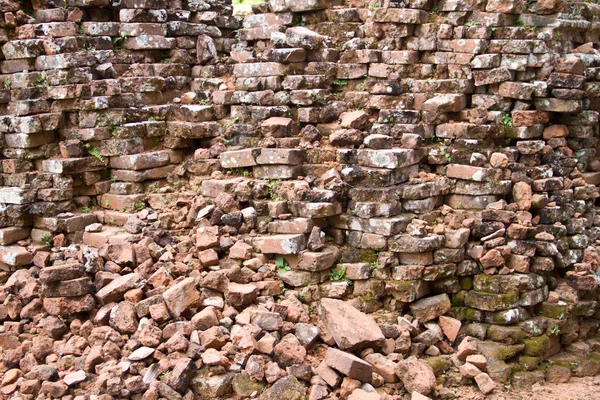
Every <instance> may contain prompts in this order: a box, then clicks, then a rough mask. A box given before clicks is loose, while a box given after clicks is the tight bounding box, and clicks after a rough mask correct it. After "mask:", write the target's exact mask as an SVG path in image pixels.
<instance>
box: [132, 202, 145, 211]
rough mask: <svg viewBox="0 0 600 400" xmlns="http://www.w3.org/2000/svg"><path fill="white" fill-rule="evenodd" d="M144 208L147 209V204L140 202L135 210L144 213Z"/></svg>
mask: <svg viewBox="0 0 600 400" xmlns="http://www.w3.org/2000/svg"><path fill="white" fill-rule="evenodd" d="M144 208H146V203H144V202H143V201H141V200H140V201H138V202H137V203H135V209H136V210H138V211H142V210H143V209H144Z"/></svg>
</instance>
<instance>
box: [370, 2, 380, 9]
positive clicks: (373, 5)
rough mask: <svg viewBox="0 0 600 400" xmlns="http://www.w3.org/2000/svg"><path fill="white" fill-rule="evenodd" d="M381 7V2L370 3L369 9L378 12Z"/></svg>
mask: <svg viewBox="0 0 600 400" xmlns="http://www.w3.org/2000/svg"><path fill="white" fill-rule="evenodd" d="M379 7H381V4H379V1H376V0H375V1H372V2H370V3H369V8H370V9H371V10H377V9H378V8H379Z"/></svg>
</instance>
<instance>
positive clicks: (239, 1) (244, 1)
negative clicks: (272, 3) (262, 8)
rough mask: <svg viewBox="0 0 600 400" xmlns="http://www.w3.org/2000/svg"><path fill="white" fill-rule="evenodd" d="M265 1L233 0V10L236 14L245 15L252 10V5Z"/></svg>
mask: <svg viewBox="0 0 600 400" xmlns="http://www.w3.org/2000/svg"><path fill="white" fill-rule="evenodd" d="M259 3H264V0H233V10H234V14H235V15H245V14H250V13H251V12H252V5H253V4H259Z"/></svg>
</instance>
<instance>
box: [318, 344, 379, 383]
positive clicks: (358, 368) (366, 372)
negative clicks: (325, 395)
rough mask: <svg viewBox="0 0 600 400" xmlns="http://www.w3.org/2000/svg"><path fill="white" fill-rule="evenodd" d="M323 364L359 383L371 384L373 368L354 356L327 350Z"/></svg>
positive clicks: (336, 350) (335, 350)
mask: <svg viewBox="0 0 600 400" xmlns="http://www.w3.org/2000/svg"><path fill="white" fill-rule="evenodd" d="M325 362H326V363H327V365H329V366H330V367H331V368H333V369H335V370H337V371H339V372H341V373H342V374H344V375H346V376H347V377H349V378H352V379H358V380H359V381H361V382H367V383H371V380H372V379H373V367H371V364H369V363H368V362H366V361H363V360H361V359H360V358H358V357H356V356H355V355H354V354H350V353H346V352H344V351H341V350H338V349H334V348H332V347H330V348H328V349H327V352H326V353H325Z"/></svg>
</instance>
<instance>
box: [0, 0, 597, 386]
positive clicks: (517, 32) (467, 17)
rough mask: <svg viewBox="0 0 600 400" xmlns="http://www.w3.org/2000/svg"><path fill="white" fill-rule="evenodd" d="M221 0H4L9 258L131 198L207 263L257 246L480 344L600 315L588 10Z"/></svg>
mask: <svg viewBox="0 0 600 400" xmlns="http://www.w3.org/2000/svg"><path fill="white" fill-rule="evenodd" d="M229 3H230V1H227V0H190V1H181V0H176V1H166V0H122V1H120V2H112V3H111V2H110V1H108V0H92V1H88V0H68V1H66V2H65V1H55V0H47V1H40V0H34V1H32V2H31V3H29V2H18V1H12V0H0V8H1V10H2V12H3V18H4V19H3V21H2V22H0V42H1V44H2V52H1V53H2V57H3V58H2V60H0V72H1V73H2V76H1V79H0V103H1V104H0V115H2V116H1V117H0V132H2V138H3V143H2V179H3V180H2V188H1V189H0V202H1V203H2V205H3V207H2V209H1V210H0V212H1V223H2V226H3V228H2V229H0V243H1V244H2V245H3V246H4V247H2V248H1V249H0V255H1V257H2V258H1V259H2V262H3V263H4V264H3V267H4V268H5V269H6V270H13V269H14V268H18V267H23V266H27V265H29V264H30V263H31V262H32V259H33V256H34V255H35V253H36V251H39V250H44V248H45V247H46V248H47V247H48V245H49V241H50V240H51V239H52V238H53V237H55V236H57V235H61V240H63V239H64V240H65V242H61V241H59V242H58V243H59V244H64V243H80V242H83V243H85V244H87V245H93V246H95V247H101V246H103V245H105V244H107V243H109V242H110V240H111V239H110V236H111V235H113V234H119V232H121V230H119V229H118V228H114V230H108V231H105V232H108V233H110V235H107V234H105V235H97V234H96V235H95V234H94V232H91V231H90V232H84V227H85V226H86V225H89V224H91V223H93V222H96V221H99V222H102V223H104V224H106V225H114V226H124V225H126V223H127V221H128V220H129V218H130V217H129V215H130V213H132V212H135V211H141V210H143V209H145V208H146V206H149V208H152V209H153V210H154V212H145V214H144V215H143V218H137V220H138V221H141V222H140V223H139V224H137V225H135V224H130V225H135V226H133V227H131V226H130V227H129V228H130V229H132V230H133V231H137V232H139V231H141V229H142V226H146V227H147V229H151V230H164V231H169V232H171V233H173V235H174V236H175V235H177V234H187V233H188V232H189V231H190V229H192V228H195V227H196V225H197V224H198V223H199V224H200V225H202V227H201V228H198V231H197V232H196V240H195V241H192V242H187V244H186V246H187V247H186V246H184V247H185V248H187V249H188V250H194V251H190V252H191V253H193V254H196V252H198V256H197V258H198V259H199V263H200V264H201V265H202V266H203V267H208V266H212V265H214V264H215V263H217V264H218V263H219V260H221V262H222V260H224V259H229V261H231V262H237V263H242V265H244V266H247V267H254V266H252V265H250V264H248V265H246V264H245V263H243V262H244V260H245V261H248V259H256V257H253V255H254V256H256V255H257V254H259V255H262V256H260V257H261V258H259V260H262V262H264V263H267V262H268V261H273V262H274V261H276V262H277V264H278V266H279V267H280V268H279V273H278V275H277V278H278V279H280V280H281V281H282V282H283V284H285V285H286V286H287V287H289V288H294V289H296V290H298V293H299V298H301V300H302V301H304V302H307V303H310V302H312V301H316V300H318V299H320V298H321V297H332V298H344V299H348V300H349V301H351V302H352V304H354V305H356V306H357V307H358V308H359V309H362V310H363V311H366V312H376V311H377V310H380V309H382V308H385V309H387V310H390V311H396V312H400V311H408V310H410V311H411V312H412V313H413V314H415V315H419V312H420V310H421V309H422V308H425V309H427V310H430V309H431V307H432V306H433V307H434V308H435V309H436V312H435V313H433V314H424V315H422V316H423V318H422V319H424V320H427V318H429V317H431V319H433V318H437V317H438V316H440V315H442V314H446V313H451V314H452V315H453V316H454V317H456V318H457V319H459V320H460V321H462V322H463V324H464V329H466V332H467V333H468V334H470V335H472V336H476V337H478V338H480V339H481V340H485V343H487V347H485V346H484V348H485V349H486V350H485V351H486V352H487V353H486V354H485V355H487V356H489V357H490V358H494V359H499V360H508V359H510V360H512V361H514V360H519V361H521V363H523V362H526V364H527V365H529V366H532V367H535V366H538V365H539V364H540V363H541V362H542V359H543V357H542V356H548V355H552V354H555V353H556V352H557V351H558V350H559V349H560V348H561V345H564V346H569V345H570V344H571V343H572V342H574V341H575V340H582V339H585V338H586V335H587V333H589V332H592V331H593V330H594V329H596V328H597V326H598V324H597V320H596V319H595V318H594V317H595V316H597V311H596V305H597V302H596V301H597V286H598V283H597V280H598V278H597V273H596V271H597V268H598V263H599V258H598V253H597V249H596V246H595V243H596V239H597V238H598V234H599V228H598V227H599V226H600V220H599V219H598V218H597V216H596V208H595V199H596V198H597V197H598V190H597V185H598V184H599V183H600V161H599V160H598V158H597V156H596V148H597V136H598V120H599V114H598V109H599V107H600V104H598V101H597V99H598V94H599V93H600V90H599V83H598V82H597V81H598V71H599V68H600V52H599V51H598V50H596V49H595V48H594V44H595V43H596V42H597V41H598V27H597V20H598V16H599V15H600V7H599V6H598V5H596V4H594V3H591V2H585V3H583V2H569V1H560V0H538V1H520V0H502V1H497V0H487V1H486V0H439V1H434V0H404V1H378V0H376V1H357V0H352V1H345V2H344V1H341V0H336V1H325V0H294V1H286V0H271V1H268V2H267V3H264V4H260V5H257V6H255V7H254V14H252V15H249V16H246V17H244V18H242V17H235V16H233V15H232V11H233V9H232V6H231V4H229ZM149 214H150V215H151V217H149ZM111 229H112V228H111ZM29 237H30V238H31V245H30V247H29V248H26V247H24V246H23V245H19V244H16V243H17V242H19V241H21V240H24V239H27V238H29ZM230 238H235V239H236V240H238V239H239V240H240V241H239V242H237V243H240V244H239V245H238V244H237V243H236V246H237V247H236V246H234V241H232V240H231V239H230ZM22 244H23V243H22ZM25 244H27V243H25ZM419 299H422V300H419ZM422 322H423V321H422ZM583 326H586V327H587V328H586V329H583ZM590 327H593V328H594V329H590ZM559 333H560V334H559ZM426 343H427V342H426V341H424V342H422V343H421V344H420V345H419V346H417V347H419V349H418V352H421V353H423V352H425V351H426V350H427V349H428V346H427V344H426ZM519 357H520V358H519ZM494 368H495V369H494V370H492V373H491V375H493V377H494V378H501V379H507V376H505V375H507V374H508V373H510V368H509V367H508V366H507V364H505V363H504V362H503V361H499V362H498V363H496V364H495V365H494ZM518 377H519V379H522V380H523V381H524V382H529V381H531V380H536V379H538V378H539V376H538V375H535V374H533V375H526V374H523V375H521V376H518Z"/></svg>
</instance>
